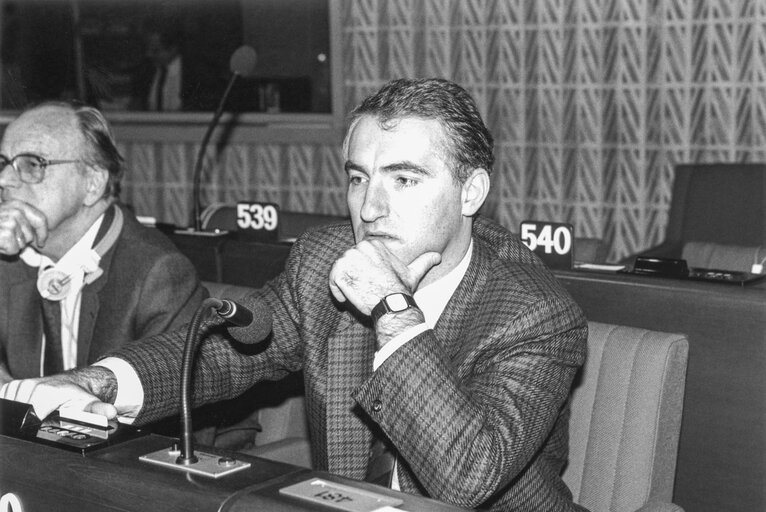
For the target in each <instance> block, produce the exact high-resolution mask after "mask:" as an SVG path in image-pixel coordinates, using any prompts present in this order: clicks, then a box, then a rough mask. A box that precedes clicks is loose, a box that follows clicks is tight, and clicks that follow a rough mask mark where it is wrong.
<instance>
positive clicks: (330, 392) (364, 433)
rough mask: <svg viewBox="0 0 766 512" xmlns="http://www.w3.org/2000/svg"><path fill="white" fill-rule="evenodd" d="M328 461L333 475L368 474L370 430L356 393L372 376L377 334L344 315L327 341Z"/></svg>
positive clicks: (361, 475)
mask: <svg viewBox="0 0 766 512" xmlns="http://www.w3.org/2000/svg"><path fill="white" fill-rule="evenodd" d="M327 350H328V359H327V430H326V432H327V458H328V470H329V471H330V472H331V473H336V474H340V475H344V476H347V477H350V478H355V479H363V478H364V476H365V473H366V471H367V462H368V458H369V447H370V443H371V441H372V434H371V432H370V429H369V428H368V427H367V425H366V424H365V421H366V420H365V419H364V418H365V417H366V415H365V413H364V412H363V411H362V409H361V408H360V407H359V406H358V405H357V404H356V402H355V401H354V399H353V398H352V394H353V392H354V391H355V390H356V388H357V387H359V386H360V385H361V384H362V383H363V382H364V381H365V380H367V379H368V378H369V377H370V375H371V374H372V362H373V358H374V356H375V336H374V331H373V330H372V328H371V327H369V326H367V325H363V324H360V323H359V321H358V320H357V319H355V318H354V317H353V315H351V314H350V313H344V314H343V316H342V318H341V320H340V323H339V325H338V329H337V330H336V331H335V333H334V334H333V335H332V336H331V337H330V338H329V339H328V341H327Z"/></svg>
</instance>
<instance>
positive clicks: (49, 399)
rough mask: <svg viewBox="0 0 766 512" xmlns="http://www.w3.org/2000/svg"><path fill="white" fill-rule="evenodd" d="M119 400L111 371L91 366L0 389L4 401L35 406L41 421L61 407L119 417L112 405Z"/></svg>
mask: <svg viewBox="0 0 766 512" xmlns="http://www.w3.org/2000/svg"><path fill="white" fill-rule="evenodd" d="M116 396H117V379H116V378H115V376H114V374H113V373H112V371H111V370H109V369H107V368H104V367H101V366H87V367H84V368H78V369H74V370H70V371H68V372H65V373H61V374H58V375H51V376H49V377H40V378H36V379H24V380H13V381H11V382H8V383H7V384H5V385H3V387H2V388H0V398H5V399H8V400H15V401H17V402H26V403H28V404H32V407H34V409H35V414H37V416H38V417H39V418H41V419H43V418H46V417H47V416H48V415H49V414H50V413H52V412H53V411H55V410H56V409H59V408H61V407H69V408H73V409H76V410H81V411H86V412H91V413H94V414H100V415H102V416H106V418H107V419H110V420H111V419H115V418H116V417H117V409H116V408H115V406H114V405H112V403H113V402H114V399H115V397H116Z"/></svg>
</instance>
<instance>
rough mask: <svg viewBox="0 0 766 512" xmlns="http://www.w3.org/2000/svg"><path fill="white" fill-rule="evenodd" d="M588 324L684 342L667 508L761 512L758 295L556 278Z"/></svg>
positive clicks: (685, 285) (765, 405)
mask: <svg viewBox="0 0 766 512" xmlns="http://www.w3.org/2000/svg"><path fill="white" fill-rule="evenodd" d="M556 275H557V277H558V278H559V279H560V281H561V282H562V283H563V284H564V286H565V287H566V289H567V290H569V292H570V293H571V294H572V296H573V297H574V299H575V300H576V301H577V302H578V303H579V304H580V306H581V307H582V308H583V310H584V311H585V314H586V316H587V317H588V319H590V320H595V321H599V322H606V323H614V324H621V325H630V326H634V327H643V328H646V329H653V330H658V331H667V332H683V333H685V334H687V335H688V337H689V366H688V369H687V378H686V395H685V399H684V417H683V423H682V426H681V439H680V446H679V454H678V465H677V468H676V485H675V496H674V502H675V503H677V504H678V505H680V506H682V507H684V509H685V510H688V511H695V512H705V511H711V512H712V511H720V510H726V511H743V512H745V511H748V512H749V511H753V510H766V486H764V482H766V457H765V456H764V454H766V435H764V434H765V433H766V288H765V287H764V284H763V283H764V282H763V281H760V282H759V283H758V284H757V285H748V286H745V287H742V286H738V285H732V284H722V283H706V282H698V281H682V280H676V279H663V278H656V277H646V276H634V275H625V274H602V273H592V272H582V271H557V272H556Z"/></svg>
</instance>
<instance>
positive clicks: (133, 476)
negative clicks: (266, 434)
mask: <svg viewBox="0 0 766 512" xmlns="http://www.w3.org/2000/svg"><path fill="white" fill-rule="evenodd" d="M5 427H6V428H7V426H5ZM171 443H172V439H170V438H166V437H163V436H158V435H155V434H149V435H144V436H139V437H135V438H133V439H130V440H126V441H124V442H119V443H115V444H113V445H111V446H105V447H103V448H98V449H96V450H91V451H88V452H86V453H84V454H83V453H80V452H77V451H70V450H67V449H62V448H59V447H56V446H50V445H47V444H41V443H39V442H36V441H34V440H30V439H22V438H17V437H15V436H10V435H0V468H1V469H0V510H3V511H4V512H5V511H12V512H50V511H56V512H107V511H113V512H117V511H121V512H128V511H129V512H144V511H150V510H156V511H163V512H203V511H209V512H215V511H218V512H246V511H255V510H262V511H270V512H298V511H301V512H302V511H306V512H308V511H312V510H313V511H318V510H325V511H327V512H333V511H335V512H342V511H345V512H354V511H359V512H365V511H368V512H369V511H371V510H373V509H375V508H379V507H384V506H389V507H391V508H390V509H389V510H410V511H415V510H418V511H424V512H460V511H465V510H466V509H463V508H459V507H455V506H452V505H448V504H445V503H442V502H438V501H436V500H431V499H427V498H422V497H419V496H414V495H411V494H406V493H402V492H397V491H392V490H390V489H385V488H383V487H379V486H374V485H372V484H369V483H366V482H359V481H356V480H349V479H347V478H342V477H338V476H335V475H331V474H329V473H323V472H318V471H311V470H308V469H305V468H301V467H298V466H292V465H289V464H283V463H280V462H275V461H271V460H267V459H261V458H257V457H249V456H247V455H242V454H238V453H233V452H226V451H224V450H215V449H208V448H206V447H201V448H202V449H207V450H209V451H201V450H198V452H196V453H203V454H204V453H207V454H210V455H214V456H215V457H220V458H218V459H217V462H218V463H219V464H222V465H224V464H231V463H232V461H236V462H238V463H241V464H242V465H243V469H241V470H238V471H236V472H233V473H230V474H224V475H222V476H219V477H217V478H214V477H211V476H206V475H199V474H195V473H189V472H185V471H180V470H178V469H176V468H166V467H162V466H159V465H154V464H151V463H147V462H145V461H143V460H141V457H144V456H145V455H147V454H150V453H155V452H160V453H163V452H167V453H169V454H171V455H173V454H174V453H171V447H172V444H171ZM214 462H216V461H215V460H214ZM245 464H250V466H249V467H245Z"/></svg>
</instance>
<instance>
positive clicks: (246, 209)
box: [237, 201, 280, 242]
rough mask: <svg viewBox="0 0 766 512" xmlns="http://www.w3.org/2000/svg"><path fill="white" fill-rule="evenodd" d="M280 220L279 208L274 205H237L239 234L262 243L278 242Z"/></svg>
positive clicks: (250, 203)
mask: <svg viewBox="0 0 766 512" xmlns="http://www.w3.org/2000/svg"><path fill="white" fill-rule="evenodd" d="M279 220H280V219H279V206H278V205H276V204H274V203H258V202H246V201H240V202H238V203H237V227H238V228H239V233H240V234H241V235H244V236H246V237H247V238H250V239H254V240H258V241H261V242H275V241H277V240H278V239H279Z"/></svg>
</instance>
